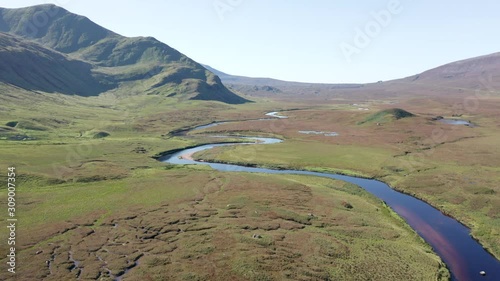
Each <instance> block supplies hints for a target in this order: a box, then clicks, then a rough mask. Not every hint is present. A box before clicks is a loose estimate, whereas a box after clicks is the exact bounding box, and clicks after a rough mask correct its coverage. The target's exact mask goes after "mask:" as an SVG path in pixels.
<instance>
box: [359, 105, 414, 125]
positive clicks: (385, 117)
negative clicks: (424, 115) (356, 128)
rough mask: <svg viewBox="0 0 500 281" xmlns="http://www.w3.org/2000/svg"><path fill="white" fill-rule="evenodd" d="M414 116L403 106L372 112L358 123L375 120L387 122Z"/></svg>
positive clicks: (373, 121)
mask: <svg viewBox="0 0 500 281" xmlns="http://www.w3.org/2000/svg"><path fill="white" fill-rule="evenodd" d="M414 116H415V114H413V113H411V112H408V111H406V110H404V109H401V108H389V109H384V110H381V111H379V112H376V113H373V114H370V115H369V116H368V117H366V118H365V120H363V121H361V122H359V123H358V125H361V124H365V123H375V122H376V123H385V122H390V121H394V120H399V119H403V118H408V117H414Z"/></svg>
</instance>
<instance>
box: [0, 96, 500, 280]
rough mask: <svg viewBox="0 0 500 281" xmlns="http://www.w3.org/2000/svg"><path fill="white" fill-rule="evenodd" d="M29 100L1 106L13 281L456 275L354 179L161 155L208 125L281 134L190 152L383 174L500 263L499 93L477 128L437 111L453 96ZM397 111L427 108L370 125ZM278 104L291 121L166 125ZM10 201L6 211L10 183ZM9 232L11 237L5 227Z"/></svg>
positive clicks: (249, 114)
mask: <svg viewBox="0 0 500 281" xmlns="http://www.w3.org/2000/svg"><path fill="white" fill-rule="evenodd" d="M20 95H21V96H18V95H12V96H11V97H9V98H8V99H7V101H6V103H4V104H2V105H0V107H1V108H0V109H2V110H1V111H0V124H6V125H5V126H0V138H3V139H2V140H0V143H1V145H0V155H1V157H0V159H1V160H0V167H2V169H3V170H4V171H6V168H7V167H9V166H15V167H16V170H17V172H18V176H17V181H18V182H17V184H18V195H17V200H18V206H17V208H18V210H19V211H18V218H19V229H18V241H19V245H18V247H17V249H18V260H19V267H18V273H17V277H18V280H33V279H46V280H67V279H74V278H76V277H77V276H78V277H79V278H80V279H81V280H95V279H100V278H102V280H106V279H109V280H111V279H113V278H116V277H119V276H123V280H148V279H149V280H283V279H290V280H366V279H369V278H371V280H408V276H412V277H415V280H438V279H443V280H445V279H446V278H447V277H448V272H447V270H446V268H445V267H443V264H442V262H441V261H440V259H439V257H437V256H436V255H435V254H434V253H433V252H432V249H431V248H430V247H429V246H428V245H427V244H425V243H424V242H423V241H422V239H420V238H419V236H418V235H417V234H416V233H415V232H413V231H412V230H411V229H410V228H409V227H408V226H407V225H406V224H405V223H404V221H402V220H401V219H399V218H398V217H397V216H396V215H395V214H394V213H393V212H392V211H391V210H390V209H388V208H386V207H385V206H384V204H383V203H382V202H380V201H379V200H377V199H376V198H373V197H372V196H370V195H369V194H367V193H366V192H364V191H363V190H361V189H359V188H357V187H355V186H351V185H349V184H345V183H343V182H337V181H332V180H326V179H318V178H311V177H305V176H278V175H259V174H245V173H231V174H228V173H221V172H216V171H213V170H211V169H209V168H205V167H195V166H186V167H178V166H170V165H167V164H163V163H160V162H158V161H156V160H155V159H153V158H152V157H153V156H155V155H156V154H158V153H160V152H163V151H167V150H171V149H176V148H183V147H187V146H192V145H196V144H200V143H208V142H213V141H214V140H213V138H209V137H206V136H204V133H208V132H210V133H211V134H213V133H224V134H228V133H233V134H237V133H240V134H259V135H263V134H264V135H270V136H279V137H281V138H285V139H286V140H287V141H286V142H284V143H283V144H277V145H272V146H239V147H231V148H220V149H215V150H211V151H207V152H204V153H202V154H200V155H195V157H201V158H204V159H216V160H220V161H231V162H237V163H253V164H259V165H264V166H271V167H290V168H296V169H315V170H325V171H333V172H343V173H346V174H358V175H364V176H371V177H376V178H380V179H382V180H384V181H385V182H387V183H390V184H391V185H392V186H393V187H394V188H396V189H399V190H403V191H405V192H407V193H410V194H414V195H415V196H416V197H419V198H422V199H424V200H426V201H428V202H430V203H431V204H432V205H434V206H435V207H437V208H439V209H441V210H443V211H444V212H446V213H448V214H450V215H452V216H454V217H456V218H457V219H459V220H460V221H462V222H464V223H465V224H466V225H468V226H469V227H471V229H472V233H473V235H474V236H475V237H476V238H477V239H478V240H479V241H480V242H481V243H482V244H483V245H484V246H485V247H487V248H488V250H489V251H491V252H492V253H493V254H494V255H496V256H497V257H500V248H498V245H500V217H499V214H500V198H499V196H498V194H499V192H500V189H499V186H500V185H499V182H500V178H499V177H498V175H499V173H498V172H499V167H500V163H498V161H499V160H498V159H500V157H499V155H500V150H499V147H498V145H496V144H498V142H499V141H500V131H499V130H498V128H500V124H499V123H498V120H500V118H498V113H497V112H498V110H497V109H498V107H499V106H500V100H499V99H495V98H491V100H488V101H487V102H484V103H483V106H482V107H480V110H479V111H478V112H475V113H474V114H468V115H467V114H465V115H463V116H462V118H467V119H470V120H471V121H472V122H474V123H476V124H478V126H477V127H475V128H470V127H466V126H450V125H447V124H441V123H436V122H434V121H432V120H430V118H431V117H434V116H437V115H451V114H449V111H447V110H448V107H447V104H449V103H450V101H448V100H442V101H438V102H430V101H426V100H419V99H414V100H411V99H408V100H404V99H402V100H395V101H391V103H396V104H388V103H387V102H386V101H370V102H365V103H364V104H362V105H355V106H354V105H352V104H353V102H352V101H348V100H331V101H330V102H329V104H328V105H325V103H324V102H315V101H311V102H307V103H292V102H289V103H283V102H274V101H272V100H265V99H264V98H262V99H257V102H256V103H253V104H247V105H238V106H228V105H225V104H221V103H216V102H200V101H198V102H195V101H191V102H183V103H178V102H176V101H175V100H170V99H164V98H162V97H156V96H140V97H128V98H116V97H114V96H113V95H104V96H101V97H95V98H78V97H69V96H59V95H45V94H42V95H43V97H42V96H40V97H39V100H37V99H38V98H37V97H34V98H33V97H31V96H30V99H28V98H26V97H27V96H28V93H26V94H25V95H26V97H24V98H23V96H22V94H20ZM47 97H49V98H48V99H47ZM19 99H21V100H23V101H22V102H24V103H25V104H22V102H21V104H20V102H19ZM359 107H363V108H368V110H367V111H365V110H359ZM388 107H399V108H404V109H405V110H407V111H410V112H412V113H414V114H416V115H417V117H412V118H405V119H400V120H391V119H388V120H386V119H384V120H378V121H375V122H367V123H364V124H361V125H360V122H361V121H363V120H366V118H367V117H369V116H371V115H372V114H374V113H376V112H378V111H379V110H381V109H384V108H388ZM68 108H70V109H69V110H68ZM280 109H281V110H286V109H299V110H293V111H284V112H283V113H282V114H283V115H286V116H288V117H289V118H288V119H276V120H268V121H259V122H256V121H246V122H238V123H231V122H230V123H226V124H223V125H219V126H216V127H212V128H207V129H205V130H204V131H201V132H200V133H199V134H196V135H187V136H175V134H172V133H171V132H174V131H175V130H178V129H180V128H187V127H191V126H195V125H201V124H206V123H208V122H210V121H213V120H243V119H257V118H262V116H263V114H264V113H266V112H269V111H274V110H280ZM53 116H58V117H57V118H55V117H53ZM299 131H319V132H321V131H324V132H337V133H338V134H339V135H338V136H324V135H316V134H302V133H300V132H299ZM102 133H105V134H102ZM106 134H109V136H107V137H106ZM23 139H24V140H23ZM257 155H258V157H257ZM2 176H3V177H5V176H6V173H4V175H2ZM2 181H3V180H2ZM4 182H5V181H4ZM0 199H1V202H3V203H2V204H4V205H5V204H6V192H2V194H1V195H0ZM346 202H347V203H349V205H351V206H353V208H346V207H345V206H346ZM0 234H1V237H0V240H2V241H6V237H7V235H8V234H7V232H6V231H2V232H1V233H0ZM6 249H7V245H6V244H2V245H0V250H1V251H2V252H4V251H5V250H6ZM2 263H3V264H5V259H4V260H2ZM8 277H9V275H7V273H6V272H5V271H2V272H1V273H0V278H1V279H5V278H8Z"/></svg>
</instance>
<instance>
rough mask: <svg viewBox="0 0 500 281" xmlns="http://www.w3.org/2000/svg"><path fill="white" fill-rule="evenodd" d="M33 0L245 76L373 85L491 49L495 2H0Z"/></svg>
mask: <svg viewBox="0 0 500 281" xmlns="http://www.w3.org/2000/svg"><path fill="white" fill-rule="evenodd" d="M41 3H54V4H57V5H59V6H63V7H65V8H66V9H68V10H69V11H71V12H74V13H77V14H81V15H85V16H87V17H89V18H90V19H91V20H93V21H95V22H96V23H98V24H100V25H103V26H104V27H106V28H108V29H111V30H113V31H115V32H117V33H120V34H122V35H125V36H154V37H156V38H157V39H159V40H161V41H163V42H164V43H167V44H168V45H170V46H171V47H174V48H176V49H178V50H179V51H181V52H182V53H184V54H186V55H188V56H189V57H191V58H193V59H194V60H196V61H198V62H201V63H205V64H208V65H211V66H212V67H214V68H217V69H219V70H221V71H224V72H227V73H230V74H237V75H245V76H252V77H272V78H278V79H283V80H293V81H304V82H329V83H345V82H374V81H378V80H389V79H395V78H401V77H406V76H410V75H413V74H416V73H419V72H422V71H424V70H427V69H430V68H433V67H436V66H439V65H441V64H444V63H448V62H452V61H456V60H460V59H465V58H470V57H474V56H479V55H485V54H489V53H494V52H500V36H498V28H500V16H499V12H500V1H498V0H477V1H465V0H439V1H435V0H434V1H431V0H418V1H416V0H413V1H412V0H399V1H397V0H360V1H349V0H317V1H306V0H300V1H299V0H190V1H187V0H175V1H174V0H142V1H141V0H122V1H117V0H116V1H115V0H98V1H96V0H85V1H78V0H53V1H40V0H31V1H30V0H16V1H13V0H8V1H7V0H0V6H1V7H10V8H13V7H22V6H30V5H35V4H41ZM398 3H399V4H398ZM388 6H390V7H391V8H388ZM380 11H383V12H382V13H383V14H384V15H385V17H383V20H380V19H379V20H378V22H377V20H376V19H375V17H374V16H373V13H372V12H377V13H378V12H380ZM388 14H389V15H390V20H387V19H388V17H387V15H388ZM358 30H362V33H365V35H360V32H359V31H358ZM366 30H368V33H369V34H366V33H367V31H366ZM356 37H358V38H357V39H358V40H357V41H358V42H357V43H356V40H355V39H356ZM363 37H365V38H364V40H362V39H363ZM360 38H362V39H360ZM367 38H368V39H367Z"/></svg>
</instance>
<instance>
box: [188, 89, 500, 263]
mask: <svg viewBox="0 0 500 281" xmlns="http://www.w3.org/2000/svg"><path fill="white" fill-rule="evenodd" d="M441 102H443V103H445V101H441ZM499 102H500V101H499V100H498V99H496V98H492V99H491V100H488V101H487V102H484V101H483V103H482V105H483V106H482V107H480V110H479V111H478V112H475V114H473V115H468V116H465V115H464V116H462V118H468V119H470V120H472V121H473V122H475V123H476V124H478V126H477V127H474V128H470V127H467V126H453V125H446V124H442V123H439V122H436V121H432V120H431V118H432V117H434V116H436V115H439V113H443V111H444V112H446V110H444V109H443V108H446V107H444V106H442V105H438V106H439V107H437V106H436V107H428V106H429V103H427V102H426V101H420V103H421V104H419V106H415V104H418V103H416V102H411V105H408V107H409V108H410V109H411V110H410V111H411V112H416V113H417V115H418V116H416V117H412V118H404V119H400V120H397V119H396V118H393V119H387V118H384V123H382V124H375V121H373V122H369V123H364V121H366V120H371V119H373V118H374V116H375V117H376V116H380V115H381V112H382V113H383V112H385V111H378V109H376V108H375V109H372V110H370V111H369V112H366V113H365V112H356V111H355V110H349V109H348V108H338V107H331V108H323V109H311V110H302V111H293V112H287V115H289V116H290V118H289V119H288V120H287V121H281V122H282V123H283V124H282V126H281V127H279V126H271V125H270V124H264V123H263V124H261V126H260V127H257V128H254V129H256V130H259V131H263V132H266V131H267V132H274V133H276V132H275V131H276V130H275V128H277V127H279V133H280V134H281V135H283V137H284V139H286V141H285V142H283V143H279V144H273V145H265V146H237V147H223V148H216V149H214V150H210V151H203V152H200V153H198V154H195V157H196V158H201V159H205V160H209V159H211V160H214V161H219V162H230V163H240V164H241V163H252V164H254V165H260V166H266V167H271V168H285V167H290V168H293V169H304V170H315V171H330V172H338V173H343V174H348V175H359V176H365V177H374V178H378V179H381V180H383V181H385V182H387V183H388V184H390V185H391V186H393V187H394V188H396V189H398V190H401V191H404V192H406V193H409V194H412V195H414V196H416V197H418V198H421V199H423V200H425V201H427V202H429V203H431V204H432V205H433V206H435V207H437V208H439V209H440V210H442V211H443V212H445V213H447V214H449V215H451V216H453V217H455V218H457V219H459V220H460V221H461V222H463V223H465V224H466V225H467V226H468V227H470V228H471V229H472V235H473V236H474V237H475V238H477V239H478V240H479V241H480V242H481V243H482V245H483V246H484V247H485V248H487V249H488V251H490V252H491V253H492V254H494V255H495V256H497V257H500V248H499V246H498V245H500V216H499V214H500V198H499V197H498V194H499V193H500V189H499V186H500V184H499V183H500V177H499V176H498V175H499V171H500V170H499V167H500V162H499V160H498V159H500V157H499V156H500V150H499V147H498V145H497V144H498V143H499V142H500V132H499V131H498V126H499V125H500V124H499V123H498V120H499V119H498V113H495V112H494V110H493V108H495V107H496V108H498V106H499ZM381 106H383V105H381ZM440 109H441V111H439V110H440ZM382 115H384V116H386V114H382ZM450 115H451V114H450ZM360 120H361V121H363V122H361V123H364V124H362V125H361V124H360ZM377 120H378V119H377ZM248 126H249V127H250V126H253V125H250V124H249V125H248ZM304 129H307V130H318V131H335V132H339V134H340V135H339V136H337V137H325V136H322V135H320V136H317V135H301V134H298V133H297V132H298V131H299V130H304ZM217 130H220V131H224V130H228V131H230V130H245V126H244V125H243V126H242V125H239V126H238V128H236V126H231V125H230V124H228V125H221V126H219V127H217Z"/></svg>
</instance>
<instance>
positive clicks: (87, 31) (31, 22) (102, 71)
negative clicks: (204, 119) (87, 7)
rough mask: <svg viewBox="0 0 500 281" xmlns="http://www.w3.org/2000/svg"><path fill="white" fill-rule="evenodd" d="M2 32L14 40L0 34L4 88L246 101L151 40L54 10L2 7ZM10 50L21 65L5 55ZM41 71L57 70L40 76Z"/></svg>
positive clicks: (35, 7)
mask: <svg viewBox="0 0 500 281" xmlns="http://www.w3.org/2000/svg"><path fill="white" fill-rule="evenodd" d="M0 31H1V32H4V33H8V34H11V35H15V36H16V37H14V36H6V35H5V34H3V35H2V42H3V44H4V45H5V46H10V47H9V48H8V49H3V51H2V53H3V54H2V56H3V57H0V59H1V60H2V62H0V63H4V64H6V63H7V62H9V63H15V65H16V66H15V69H14V68H13V67H8V68H7V67H6V68H2V70H1V71H2V74H5V76H3V77H2V78H1V80H0V81H3V82H5V83H10V84H13V85H16V86H19V87H23V88H27V89H30V90H40V91H48V92H60V93H63V94H79V95H85V96H87V95H98V94H100V93H102V92H104V91H106V90H109V89H112V88H122V87H128V88H130V87H134V86H135V85H141V87H142V88H141V89H142V90H141V91H143V92H144V93H147V94H157V95H165V96H170V97H177V98H180V99H199V100H216V101H221V102H226V103H232V104H238V103H244V102H248V100H246V99H244V98H242V97H240V96H238V95H236V94H234V93H233V92H231V91H230V90H229V89H227V88H226V87H225V86H224V85H223V84H222V82H221V80H220V79H219V78H218V77H217V76H216V75H215V74H213V73H212V72H210V71H208V70H207V69H205V68H204V67H203V66H202V65H200V64H198V63H197V62H195V61H193V60H191V59H190V58H188V57H187V56H185V55H183V54H182V53H180V52H178V51H177V50H175V49H173V48H171V47H169V46H168V45H166V44H164V43H162V42H160V41H158V40H156V39H155V38H152V37H136V38H128V37H124V36H121V35H119V34H116V33H114V32H112V31H110V30H107V29H105V28H103V27H101V26H99V25H97V24H95V23H94V22H92V21H90V20H89V19H88V18H86V17H83V16H79V15H75V14H72V13H70V12H68V11H67V10H65V9H63V8H61V7H58V6H55V5H50V4H49V5H38V6H33V7H27V8H20V9H5V8H0ZM23 41H25V42H23ZM34 43H38V45H35V44H34ZM12 46H15V49H16V52H17V53H16V57H17V56H19V58H22V60H21V59H20V60H19V61H18V62H15V57H14V56H10V55H9V52H11V51H12V48H13V47H12ZM13 54H14V53H11V55H13ZM43 54H45V55H43ZM39 55H40V56H42V57H39ZM9 56H10V57H9ZM42 68H43V69H48V68H55V69H56V70H53V69H50V70H49V71H48V72H49V73H47V74H43V73H40V71H39V70H41V69H42ZM82 68H84V69H82ZM32 72H34V74H33V75H27V74H29V73H32ZM74 73H78V74H80V73H81V74H82V77H81V79H80V80H81V81H74V79H73V78H75V77H74ZM78 78H80V77H78ZM66 79H69V80H66Z"/></svg>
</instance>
